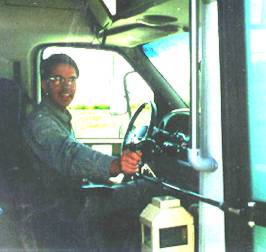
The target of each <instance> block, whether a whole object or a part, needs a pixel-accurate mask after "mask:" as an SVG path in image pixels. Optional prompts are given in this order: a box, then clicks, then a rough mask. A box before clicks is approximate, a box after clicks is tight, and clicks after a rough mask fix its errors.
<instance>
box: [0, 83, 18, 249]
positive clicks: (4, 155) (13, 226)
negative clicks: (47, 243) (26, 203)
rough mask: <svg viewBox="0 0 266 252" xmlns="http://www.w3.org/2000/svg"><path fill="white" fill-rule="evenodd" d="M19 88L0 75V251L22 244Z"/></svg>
mask: <svg viewBox="0 0 266 252" xmlns="http://www.w3.org/2000/svg"><path fill="white" fill-rule="evenodd" d="M21 98H22V95H21V89H20V87H19V86H18V85H17V83H15V82H14V81H12V80H9V79H5V78H0V115H1V120H0V228H1V235H0V250H1V249H7V248H16V247H21V243H20V241H19V240H18V239H17V237H18V235H19V231H18V225H17V224H18V220H17V216H16V180H17V174H18V171H19V166H20V165H19V164H20V161H19V160H20V158H21V157H20V155H21V151H20V150H21V144H20V123H21V115H22V113H21V109H22V106H21V104H22V100H21Z"/></svg>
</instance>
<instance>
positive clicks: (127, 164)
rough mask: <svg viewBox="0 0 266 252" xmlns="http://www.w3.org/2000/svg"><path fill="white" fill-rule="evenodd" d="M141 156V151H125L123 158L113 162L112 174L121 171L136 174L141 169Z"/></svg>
mask: <svg viewBox="0 0 266 252" xmlns="http://www.w3.org/2000/svg"><path fill="white" fill-rule="evenodd" d="M141 156H142V153H141V152H133V151H129V150H125V151H123V153H122V155H121V158H120V159H116V160H114V161H113V162H112V163H111V169H110V173H111V175H118V174H119V173H120V172H123V173H124V174H125V175H133V174H135V173H136V172H138V171H139V167H138V163H139V162H140V160H141Z"/></svg>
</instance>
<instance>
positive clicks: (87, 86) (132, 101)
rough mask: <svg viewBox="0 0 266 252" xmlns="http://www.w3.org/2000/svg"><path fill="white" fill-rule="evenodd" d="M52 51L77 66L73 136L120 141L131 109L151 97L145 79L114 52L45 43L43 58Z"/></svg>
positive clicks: (150, 91) (72, 105)
mask: <svg viewBox="0 0 266 252" xmlns="http://www.w3.org/2000/svg"><path fill="white" fill-rule="evenodd" d="M54 53H65V54H67V55H69V56H70V57H72V58H73V59H74V61H75V62H76V63H77V65H78V67H79V71H80V75H79V78H78V80H77V90H76V94H75V98H74V100H73V101H72V103H71V104H70V106H69V108H68V109H69V111H70V113H71V114H72V125H73V128H74V131H75V134H76V137H77V138H79V139H81V140H82V141H84V142H87V143H89V142H92V140H90V141H89V139H94V140H93V141H94V142H95V143H96V142H97V141H98V142H100V141H99V139H109V140H110V141H109V142H111V139H113V140H114V141H115V139H116V141H118V140H119V139H120V142H121V141H122V139H123V137H124V134H125V130H126V129H127V125H128V122H129V119H130V117H131V116H132V115H133V113H134V111H135V110H136V109H137V108H138V107H139V106H140V105H141V104H142V103H143V102H145V101H148V100H153V98H154V97H153V92H152V90H151V89H150V88H149V86H148V85H147V83H146V82H145V81H144V80H143V79H142V77H141V76H140V75H139V74H138V73H136V72H135V71H134V70H133V68H132V67H131V65H129V63H128V62H127V61H126V60H125V59H124V58H123V57H122V56H121V55H120V54H118V53H116V52H112V51H105V50H98V49H87V48H73V47H72V48H71V47H48V48H46V49H45V50H44V52H43V58H44V59H45V58H47V57H49V56H50V55H51V54H54ZM96 139H98V140H96ZM98 145H99V143H98ZM98 147H99V146H98Z"/></svg>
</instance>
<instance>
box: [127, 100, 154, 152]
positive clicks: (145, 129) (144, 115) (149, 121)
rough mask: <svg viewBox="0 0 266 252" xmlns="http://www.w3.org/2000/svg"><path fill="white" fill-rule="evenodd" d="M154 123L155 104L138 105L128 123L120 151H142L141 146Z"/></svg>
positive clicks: (150, 133) (150, 132) (148, 135)
mask: <svg viewBox="0 0 266 252" xmlns="http://www.w3.org/2000/svg"><path fill="white" fill-rule="evenodd" d="M156 121H157V106H156V104H155V103H154V102H152V101H150V102H145V103H143V104H142V105H140V107H139V108H138V109H137V110H136V112H135V114H134V115H133V117H132V118H131V120H130V122H129V125H128V128H127V130H126V134H125V136H124V141H123V145H122V150H125V149H130V150H132V151H136V150H142V145H143V144H144V143H145V141H146V140H147V139H148V138H150V137H151V135H152V132H153V128H154V126H155V125H156Z"/></svg>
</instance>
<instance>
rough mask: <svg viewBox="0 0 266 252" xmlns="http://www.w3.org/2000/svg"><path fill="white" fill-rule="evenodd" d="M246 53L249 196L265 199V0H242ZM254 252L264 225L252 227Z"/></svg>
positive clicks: (260, 247)
mask: <svg viewBox="0 0 266 252" xmlns="http://www.w3.org/2000/svg"><path fill="white" fill-rule="evenodd" d="M245 17H246V20H245V21H246V22H245V23H246V45H247V46H246V55H247V76H248V113H249V114H248V115H249V122H248V123H249V139H250V141H249V149H250V172H251V196H252V200H255V201H264V202H265V201H266V190H265V181H266V155H265V151H266V113H265V108H266V98H265V97H266V96H265V94H266V46H265V38H266V1H265V0H246V1H245ZM253 230H254V232H253V241H254V245H253V247H254V251H256V252H257V251H265V247H266V240H265V237H266V228H265V227H260V226H255V228H254V229H253Z"/></svg>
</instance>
